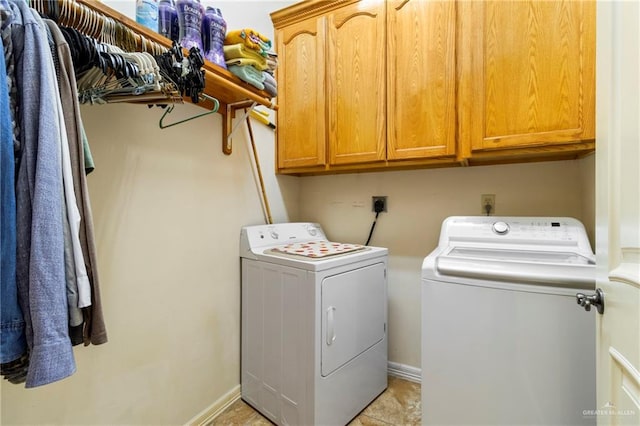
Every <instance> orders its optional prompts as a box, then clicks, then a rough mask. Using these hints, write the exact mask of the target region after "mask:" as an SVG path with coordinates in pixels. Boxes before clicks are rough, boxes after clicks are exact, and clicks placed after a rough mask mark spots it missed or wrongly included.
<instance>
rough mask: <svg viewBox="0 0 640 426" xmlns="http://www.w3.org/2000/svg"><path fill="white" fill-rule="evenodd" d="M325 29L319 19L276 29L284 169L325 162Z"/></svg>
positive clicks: (280, 145)
mask: <svg viewBox="0 0 640 426" xmlns="http://www.w3.org/2000/svg"><path fill="white" fill-rule="evenodd" d="M324 28H325V19H324V18H318V19H312V20H310V21H303V22H300V23H297V24H293V25H291V26H288V27H286V28H284V29H282V30H279V31H277V32H276V39H277V45H278V61H279V66H278V70H277V76H278V103H279V104H281V105H286V107H284V108H281V109H280V110H279V111H278V127H277V132H278V168H281V169H282V168H293V167H305V166H318V165H324V164H326V133H325V125H326V120H325V95H324V67H325V65H324V64H325V56H324V38H325V30H324Z"/></svg>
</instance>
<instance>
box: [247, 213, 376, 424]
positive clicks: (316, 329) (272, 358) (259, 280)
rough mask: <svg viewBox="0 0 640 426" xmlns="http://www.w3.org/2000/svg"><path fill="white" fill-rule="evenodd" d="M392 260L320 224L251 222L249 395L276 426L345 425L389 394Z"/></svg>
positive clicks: (248, 248)
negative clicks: (332, 235) (340, 239)
mask: <svg viewBox="0 0 640 426" xmlns="http://www.w3.org/2000/svg"><path fill="white" fill-rule="evenodd" d="M387 257H388V251H387V249H386V248H379V247H367V246H362V245H357V244H343V243H334V242H328V241H327V238H326V236H325V234H324V232H323V231H322V228H321V227H320V226H319V225H318V224H315V223H285V224H275V225H260V226H248V227H244V228H243V229H242V232H241V235H240V258H241V263H242V365H241V385H242V399H243V400H244V401H246V402H247V403H248V404H250V405H251V406H253V407H254V408H255V409H257V410H258V411H260V412H261V413H262V414H263V415H264V416H265V417H267V418H268V419H269V420H271V421H272V422H274V423H276V424H278V425H345V424H347V423H348V422H349V421H350V420H351V419H352V418H353V417H355V416H356V415H357V414H358V413H359V412H360V411H361V410H362V409H364V408H365V407H366V406H367V405H368V404H369V403H370V402H371V401H373V400H374V399H375V398H376V397H377V396H378V395H379V394H380V393H382V392H383V391H384V390H385V389H386V387H387Z"/></svg>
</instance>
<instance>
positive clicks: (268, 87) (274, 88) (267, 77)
mask: <svg viewBox="0 0 640 426" xmlns="http://www.w3.org/2000/svg"><path fill="white" fill-rule="evenodd" d="M262 76H263V77H264V81H263V82H262V84H263V85H264V91H265V92H267V93H268V94H270V95H271V97H274V98H275V97H276V96H278V84H277V83H276V79H275V78H273V76H272V75H271V74H270V73H268V72H267V71H263V72H262Z"/></svg>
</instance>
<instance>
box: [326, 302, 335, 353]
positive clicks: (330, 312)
mask: <svg viewBox="0 0 640 426" xmlns="http://www.w3.org/2000/svg"><path fill="white" fill-rule="evenodd" d="M335 311H336V307H335V306H329V307H328V308H327V346H331V344H332V343H333V342H335V341H336V329H335V323H334V321H335V318H334V312H335Z"/></svg>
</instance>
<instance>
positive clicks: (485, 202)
mask: <svg viewBox="0 0 640 426" xmlns="http://www.w3.org/2000/svg"><path fill="white" fill-rule="evenodd" d="M480 208H481V212H482V214H483V215H487V216H489V215H492V214H496V194H482V195H481V196H480Z"/></svg>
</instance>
